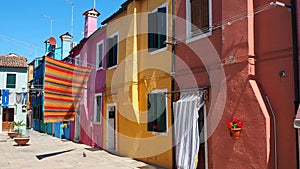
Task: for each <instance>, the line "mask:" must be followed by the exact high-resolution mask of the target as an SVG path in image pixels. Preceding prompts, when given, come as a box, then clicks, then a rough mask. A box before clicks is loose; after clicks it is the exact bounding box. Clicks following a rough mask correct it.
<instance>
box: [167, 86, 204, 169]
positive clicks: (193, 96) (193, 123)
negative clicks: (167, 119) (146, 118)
mask: <svg viewBox="0 0 300 169" xmlns="http://www.w3.org/2000/svg"><path fill="white" fill-rule="evenodd" d="M203 105H204V92H203V91H201V92H199V91H197V92H187V93H183V94H182V95H181V98H180V100H178V101H177V102H174V103H173V114H174V127H175V133H174V134H175V141H176V165H177V167H178V168H180V169H192V168H195V167H196V166H195V163H196V157H197V154H198V151H199V144H200V138H199V129H198V118H199V115H198V111H199V109H200V108H201V107H202V106H203Z"/></svg>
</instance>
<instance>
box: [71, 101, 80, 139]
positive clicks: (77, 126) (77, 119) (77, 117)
mask: <svg viewBox="0 0 300 169" xmlns="http://www.w3.org/2000/svg"><path fill="white" fill-rule="evenodd" d="M80 109H81V105H80V104H79V105H78V108H77V111H76V115H75V120H74V125H75V126H74V138H73V140H74V141H78V142H80V126H81V125H80V114H81V113H80ZM77 137H78V139H77Z"/></svg>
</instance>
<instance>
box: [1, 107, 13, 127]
mask: <svg viewBox="0 0 300 169" xmlns="http://www.w3.org/2000/svg"><path fill="white" fill-rule="evenodd" d="M4 109H13V117H14V119H13V122H14V121H15V119H16V114H17V112H16V111H17V108H16V107H11V106H8V107H7V108H3V107H1V112H0V113H1V131H0V132H3V115H4ZM5 131H6V130H5ZM7 131H9V127H8V128H7Z"/></svg>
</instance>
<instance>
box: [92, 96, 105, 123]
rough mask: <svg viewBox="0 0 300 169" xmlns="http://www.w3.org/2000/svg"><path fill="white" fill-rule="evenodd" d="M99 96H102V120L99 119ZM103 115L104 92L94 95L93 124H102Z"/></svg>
mask: <svg viewBox="0 0 300 169" xmlns="http://www.w3.org/2000/svg"><path fill="white" fill-rule="evenodd" d="M98 97H101V100H100V101H101V108H100V114H99V115H100V120H99V121H97V114H98V112H97V107H98V105H97V98H98ZM102 116H103V97H102V93H98V94H95V97H94V112H93V124H101V123H102Z"/></svg>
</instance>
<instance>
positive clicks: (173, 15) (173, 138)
mask: <svg viewBox="0 0 300 169" xmlns="http://www.w3.org/2000/svg"><path fill="white" fill-rule="evenodd" d="M175 4H176V0H172V42H171V43H172V71H171V76H172V81H171V92H173V91H174V88H175V75H176V73H175V47H176V39H175V36H176V32H175V21H176V20H175V19H176V17H175ZM171 98H172V100H171V113H172V125H174V114H173V101H174V93H172V97H171ZM175 143H176V141H175V129H174V126H173V127H172V168H177V167H176V145H175Z"/></svg>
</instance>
